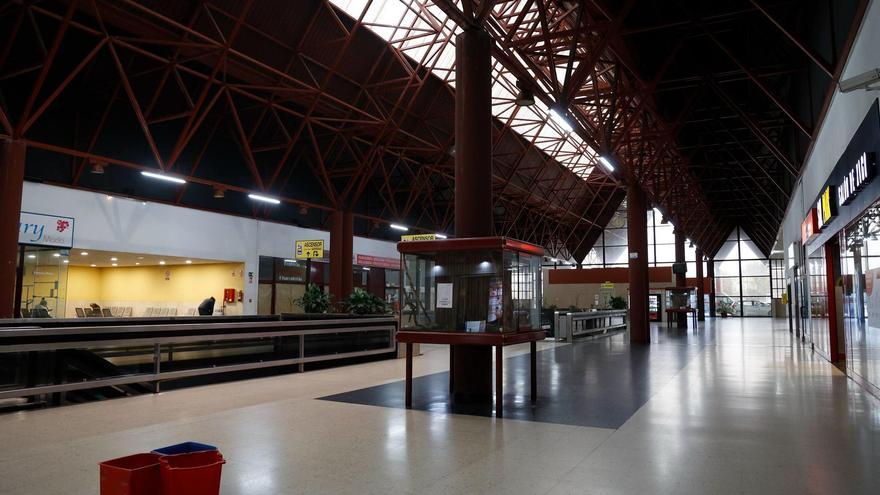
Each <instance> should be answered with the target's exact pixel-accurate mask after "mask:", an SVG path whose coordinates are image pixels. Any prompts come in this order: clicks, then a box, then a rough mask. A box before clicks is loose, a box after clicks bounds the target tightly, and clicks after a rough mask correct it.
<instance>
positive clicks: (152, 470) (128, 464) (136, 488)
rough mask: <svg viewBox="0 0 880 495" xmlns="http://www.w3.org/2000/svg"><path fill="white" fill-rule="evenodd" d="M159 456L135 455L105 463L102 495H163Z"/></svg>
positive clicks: (102, 465) (103, 463)
mask: <svg viewBox="0 0 880 495" xmlns="http://www.w3.org/2000/svg"><path fill="white" fill-rule="evenodd" d="M160 457H161V456H159V455H158V454H135V455H130V456H126V457H120V458H118V459H112V460H109V461H104V462H102V463H101V464H100V467H101V495H156V494H161V493H162V474H161V471H160V470H159V458H160Z"/></svg>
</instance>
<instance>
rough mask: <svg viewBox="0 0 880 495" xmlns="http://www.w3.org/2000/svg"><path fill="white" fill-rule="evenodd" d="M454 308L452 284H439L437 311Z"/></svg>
mask: <svg viewBox="0 0 880 495" xmlns="http://www.w3.org/2000/svg"><path fill="white" fill-rule="evenodd" d="M451 307H452V284H437V309H442V308H446V309H448V308H451Z"/></svg>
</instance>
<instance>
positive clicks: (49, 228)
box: [18, 211, 74, 249]
mask: <svg viewBox="0 0 880 495" xmlns="http://www.w3.org/2000/svg"><path fill="white" fill-rule="evenodd" d="M73 224H74V219H73V218H71V217H59V216H56V215H44V214H42V213H31V212H27V211H23V212H21V216H20V217H19V221H18V243H19V244H29V245H33V246H52V247H58V248H67V249H70V248H72V247H73Z"/></svg>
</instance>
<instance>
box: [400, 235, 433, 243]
mask: <svg viewBox="0 0 880 495" xmlns="http://www.w3.org/2000/svg"><path fill="white" fill-rule="evenodd" d="M400 240H401V241H405V242H408V241H436V240H437V234H408V235H402V236H400Z"/></svg>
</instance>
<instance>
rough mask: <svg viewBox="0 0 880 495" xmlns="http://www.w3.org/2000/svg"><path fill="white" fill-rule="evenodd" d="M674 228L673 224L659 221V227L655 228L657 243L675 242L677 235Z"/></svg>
mask: <svg viewBox="0 0 880 495" xmlns="http://www.w3.org/2000/svg"><path fill="white" fill-rule="evenodd" d="M672 230H673V227H672V224H668V223H665V224H664V223H660V222H657V228H656V230H654V237H655V242H656V243H657V244H674V243H675V235H674V234H673V233H672Z"/></svg>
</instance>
